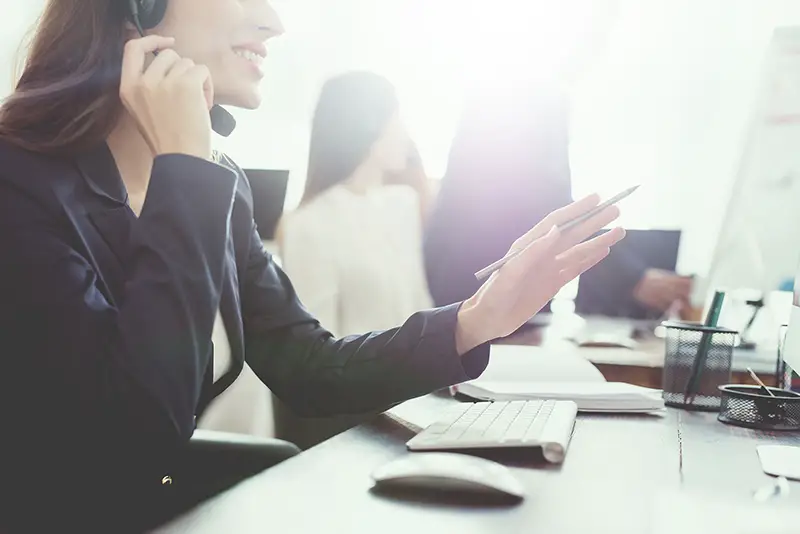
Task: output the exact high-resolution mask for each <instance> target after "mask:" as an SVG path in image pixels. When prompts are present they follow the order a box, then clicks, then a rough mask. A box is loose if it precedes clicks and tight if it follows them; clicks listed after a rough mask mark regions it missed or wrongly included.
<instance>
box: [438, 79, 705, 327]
mask: <svg viewBox="0 0 800 534" xmlns="http://www.w3.org/2000/svg"><path fill="white" fill-rule="evenodd" d="M570 202H572V185H571V176H570V166H569V99H568V96H567V93H566V91H564V90H563V89H562V88H561V87H560V86H559V85H558V84H557V83H555V82H553V81H552V80H548V79H544V78H540V79H536V80H533V81H530V82H529V83H527V84H514V85H513V86H509V87H505V88H499V87H498V88H495V89H494V91H492V92H489V93H480V94H477V95H475V96H474V97H473V98H472V100H471V101H470V102H469V103H468V105H467V106H466V108H465V111H464V113H463V115H462V118H461V121H460V124H459V127H458V130H457V133H456V136H455V138H454V140H453V145H452V147H451V150H450V156H449V161H448V166H447V172H446V174H445V176H444V177H443V179H442V184H441V188H440V191H439V194H438V196H437V198H436V203H435V206H434V208H433V211H432V214H431V216H430V221H429V223H428V226H427V228H426V234H425V244H424V250H425V269H426V275H427V279H428V288H429V291H430V293H431V296H432V297H433V299H434V303H435V304H436V305H437V306H445V305H448V304H451V303H453V302H458V301H460V300H462V299H464V298H466V297H467V296H469V295H471V294H472V293H473V292H474V291H475V290H476V289H477V288H478V287H479V285H480V282H479V281H478V280H477V279H476V278H475V276H474V273H476V272H477V271H479V270H480V269H482V268H483V267H485V266H487V265H489V264H491V263H492V262H494V261H495V260H496V259H497V258H498V257H501V256H502V255H503V251H505V250H507V249H508V247H509V246H510V245H511V243H513V242H514V240H515V239H516V238H517V236H519V235H520V234H521V233H523V232H524V231H525V228H528V227H530V226H532V225H536V224H537V223H539V222H540V221H541V220H542V219H543V218H544V217H545V216H546V215H547V214H548V213H549V212H551V211H553V210H555V209H558V208H560V207H562V206H566V205H568V204H569V203H570ZM606 263H607V264H606V265H604V267H605V268H604V272H608V273H610V276H608V277H607V278H608V279H607V280H606V281H605V282H606V284H607V286H608V287H607V289H609V290H608V291H602V292H598V293H597V296H598V298H597V299H595V301H591V299H590V300H589V301H587V305H588V309H591V310H592V312H593V313H602V314H607V315H629V314H633V315H636V316H639V315H646V314H656V315H658V314H662V313H664V312H665V311H667V309H668V308H670V306H671V305H672V304H673V303H676V302H677V303H679V304H688V299H689V295H690V292H691V279H690V278H687V277H683V276H678V275H676V274H675V273H671V272H666V271H662V270H657V269H650V268H649V266H648V265H646V264H645V263H644V262H643V261H642V260H641V258H639V257H637V255H636V254H635V251H631V250H626V249H625V247H624V244H623V246H621V247H618V248H616V249H615V250H614V252H613V253H612V254H611V256H610V257H609V258H608V260H607V262H606ZM608 263H611V264H613V267H612V266H611V265H608ZM598 299H599V300H598Z"/></svg>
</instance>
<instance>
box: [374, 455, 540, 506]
mask: <svg viewBox="0 0 800 534" xmlns="http://www.w3.org/2000/svg"><path fill="white" fill-rule="evenodd" d="M372 478H373V479H374V480H375V486H376V488H378V489H399V490H414V489H419V490H425V491H430V490H441V491H445V492H453V493H472V494H482V495H486V496H491V497H503V498H511V499H514V500H521V499H523V498H524V497H525V489H524V488H523V486H522V484H521V483H520V482H519V480H517V478H516V477H515V476H514V475H513V474H512V473H511V470H510V469H508V468H507V467H506V466H504V465H501V464H498V463H497V462H493V461H491V460H486V459H484V458H478V457H475V456H468V455H466V454H458V453H448V452H425V453H412V454H408V455H406V456H402V457H401V458H398V459H396V460H393V461H391V462H389V463H388V464H385V465H383V466H381V467H379V468H378V469H376V470H375V471H374V472H373V473H372Z"/></svg>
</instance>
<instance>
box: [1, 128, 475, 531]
mask: <svg viewBox="0 0 800 534" xmlns="http://www.w3.org/2000/svg"><path fill="white" fill-rule="evenodd" d="M0 162H2V166H0V250H2V253H3V261H2V264H1V265H0V340H1V341H2V344H0V347H2V354H3V360H2V361H3V365H2V378H1V379H0V420H2V421H3V429H4V438H3V451H2V454H0V487H3V488H4V490H5V491H4V492H3V495H4V498H3V504H2V509H0V521H2V520H3V519H2V518H3V517H6V518H8V517H14V516H15V513H18V512H21V513H23V514H27V515H25V516H24V517H27V519H26V520H28V521H34V519H35V518H36V515H30V514H28V512H24V510H25V508H26V507H30V506H31V505H32V503H38V504H36V506H35V508H34V509H35V510H37V511H38V512H37V513H43V512H44V511H46V510H47V511H48V512H47V514H49V515H50V516H51V518H52V516H53V514H58V513H62V514H67V515H66V516H65V517H69V518H71V519H76V518H81V517H85V516H86V514H89V513H91V514H97V513H100V512H101V511H105V512H107V513H108V514H109V517H119V518H120V519H119V521H122V519H121V518H122V517H125V515H124V514H132V513H133V512H134V510H136V513H137V514H138V513H142V511H143V510H146V509H147V507H148V506H151V505H155V504H156V503H157V501H158V499H159V498H160V497H159V491H160V488H161V478H162V476H163V474H164V473H168V472H169V466H170V465H171V462H174V461H176V460H175V459H176V457H178V456H179V455H180V451H181V446H182V445H183V444H184V443H185V442H186V441H187V440H188V439H189V438H190V436H191V435H192V432H193V431H194V428H195V417H196V416H198V415H200V414H201V413H202V411H203V410H204V409H205V407H206V406H208V404H209V403H210V402H211V401H212V400H213V398H214V397H215V396H217V395H219V394H220V393H221V392H222V391H223V390H224V389H225V388H226V387H228V386H229V385H230V384H231V383H232V382H233V381H234V379H235V378H236V376H237V375H238V374H239V372H240V371H241V369H242V365H243V362H244V361H245V360H246V361H247V362H248V364H249V365H250V366H251V367H252V368H253V370H254V371H255V372H256V374H257V375H258V376H259V377H260V378H261V379H262V380H263V381H264V382H265V383H266V384H267V385H268V386H269V387H270V388H271V389H272V391H273V392H274V393H275V394H276V395H277V396H278V397H279V398H280V399H282V400H283V401H284V402H285V403H287V404H288V405H289V406H291V407H292V408H293V409H294V410H296V411H297V412H298V413H301V414H308V415H331V414H337V413H346V412H362V411H370V410H375V409H378V408H382V407H388V406H390V405H392V404H393V403H397V402H399V401H402V400H405V399H408V398H411V397H415V396H418V395H422V394H424V393H427V392H430V391H433V390H436V389H438V388H442V387H445V386H447V385H450V384H454V383H457V382H461V381H464V380H468V379H471V378H474V377H477V376H478V375H479V374H480V373H481V372H482V371H483V369H484V368H485V366H486V364H487V361H488V347H486V346H483V347H479V348H477V349H475V350H473V351H472V352H470V353H469V354H467V355H464V356H463V357H459V356H458V354H457V353H456V349H455V342H454V331H455V323H456V316H457V311H458V305H454V306H450V307H446V308H442V309H437V310H430V311H423V312H420V313H417V314H415V315H414V316H412V317H411V318H409V319H408V321H407V322H406V323H405V324H404V325H403V326H401V327H399V328H397V329H394V330H389V331H387V332H382V333H371V334H365V335H363V336H359V337H352V338H349V339H341V340H337V339H333V338H332V337H331V335H330V334H329V333H328V332H327V331H326V330H325V329H324V328H323V327H322V326H320V325H319V324H318V323H317V321H315V320H314V318H313V317H311V316H310V315H309V314H308V312H307V311H306V310H305V309H304V308H303V306H302V305H301V303H300V302H299V301H298V299H297V296H296V295H295V292H294V290H293V289H292V285H291V283H290V282H289V280H288V279H287V278H286V276H285V275H284V273H283V272H282V271H281V270H280V268H279V267H278V266H276V264H275V263H274V262H273V260H272V258H271V257H270V255H269V254H267V253H266V252H265V250H264V248H263V246H262V244H261V241H260V239H259V237H258V234H257V232H256V228H255V225H254V223H253V217H252V198H251V194H250V187H249V184H248V183H247V180H246V178H245V176H244V174H243V173H242V172H241V170H240V169H238V168H237V167H235V166H234V165H233V164H232V162H230V161H229V160H227V159H225V158H223V160H222V162H221V163H220V164H217V163H211V162H207V161H204V160H199V159H196V158H193V157H190V156H185V155H165V156H160V157H158V158H156V159H155V161H154V164H153V170H152V177H151V181H150V185H149V190H148V196H147V200H146V202H145V204H144V207H143V209H142V212H141V214H140V217H139V218H137V217H136V216H135V215H134V213H133V212H132V211H131V210H130V208H129V207H128V205H127V204H126V194H125V189H124V187H123V185H122V181H121V179H120V176H119V173H118V171H117V168H116V165H115V163H114V160H113V157H112V155H111V152H110V151H109V149H108V147H107V146H106V145H105V144H103V145H102V146H100V147H98V148H97V149H96V150H92V151H89V152H87V153H85V154H80V155H78V156H76V157H75V158H74V159H58V158H52V157H45V156H41V155H34V154H32V153H29V152H26V151H23V150H21V149H18V148H15V147H13V146H11V145H9V144H7V143H0ZM218 308H219V309H220V311H221V313H222V317H223V320H224V323H225V326H226V329H227V333H228V337H229V339H230V345H231V349H232V360H233V365H232V368H231V369H230V370H229V371H228V372H227V373H226V374H225V375H224V376H223V377H222V378H221V379H220V380H219V381H218V382H217V383H212V376H213V369H212V364H213V346H212V343H211V330H212V327H213V322H214V317H215V314H216V310H217V309H218ZM27 509H28V510H30V509H31V508H27ZM115 514H117V515H115ZM119 514H122V515H119ZM17 515H18V514H17Z"/></svg>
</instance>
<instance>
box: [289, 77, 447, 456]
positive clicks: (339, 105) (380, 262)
mask: <svg viewBox="0 0 800 534" xmlns="http://www.w3.org/2000/svg"><path fill="white" fill-rule="evenodd" d="M429 202H430V201H429V194H428V189H427V177H426V176H425V170H424V168H423V166H422V160H421V159H420V158H419V153H418V152H417V150H416V147H415V146H414V144H413V143H412V142H411V140H410V139H409V136H408V134H407V132H406V129H405V126H404V125H403V122H402V121H401V119H400V114H399V104H398V101H397V96H396V94H395V88H394V87H393V85H392V84H391V82H389V80H387V79H386V78H384V77H382V76H379V75H377V74H374V73H371V72H363V71H354V72H348V73H345V74H342V75H339V76H336V77H334V78H332V79H330V80H329V81H328V82H327V83H325V85H324V86H323V88H322V92H321V94H320V97H319V101H318V103H317V106H316V110H315V113H314V118H313V124H312V131H311V145H310V153H309V164H308V177H307V180H306V185H305V191H304V193H303V197H302V200H301V202H300V206H299V207H298V209H297V210H295V211H294V212H292V213H288V214H287V215H286V216H284V218H283V220H282V221H281V224H280V231H279V237H278V242H279V247H280V254H281V256H282V261H283V267H284V269H285V270H286V272H287V273H288V274H289V276H290V277H291V279H292V282H293V284H294V287H295V290H296V291H297V294H298V296H299V297H300V300H301V301H302V302H303V304H304V305H305V306H306V307H307V308H308V310H309V311H310V312H311V313H312V314H314V316H315V317H317V318H319V320H320V321H322V323H323V324H325V325H326V327H327V328H329V329H330V330H331V332H333V333H334V334H335V335H337V336H347V335H354V334H363V333H364V332H369V331H371V330H382V329H387V328H391V327H392V325H394V324H398V323H402V322H403V321H405V320H406V319H408V317H409V316H411V315H412V314H413V313H415V312H417V311H418V310H420V309H426V308H430V307H432V305H433V303H432V299H431V298H430V295H429V294H428V288H427V283H426V280H425V273H424V266H423V260H422V224H423V223H422V217H423V216H424V214H425V212H426V210H427V206H428V204H429ZM274 414H275V428H276V433H277V435H278V437H281V438H284V439H287V440H289V441H291V442H293V443H296V444H297V445H299V446H300V447H301V448H304V449H305V448H308V447H311V446H313V445H315V444H317V443H319V442H321V441H323V440H325V439H327V438H329V437H331V436H334V435H336V434H338V433H340V432H343V431H345V430H347V429H348V428H351V427H353V426H355V425H357V424H359V423H360V422H362V421H363V420H364V419H366V418H368V417H369V416H370V415H369V414H367V415H366V416H365V415H339V416H336V417H324V418H322V417H317V418H307V417H306V418H303V417H298V416H297V415H296V414H295V413H293V412H292V411H291V410H289V409H288V408H287V407H286V406H285V405H284V404H282V403H281V402H280V400H278V399H275V401H274Z"/></svg>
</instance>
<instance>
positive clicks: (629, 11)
mask: <svg viewBox="0 0 800 534" xmlns="http://www.w3.org/2000/svg"><path fill="white" fill-rule="evenodd" d="M607 1H609V2H612V3H616V4H618V5H617V9H618V11H617V13H618V20H617V24H616V25H615V26H614V27H613V31H612V33H611V37H610V40H609V42H608V46H607V49H606V50H605V52H606V53H605V54H604V55H603V56H602V57H600V58H599V60H598V63H597V64H595V65H594V67H593V68H592V69H591V70H590V72H589V73H588V74H587V76H586V77H585V78H584V81H583V83H582V84H581V85H580V86H579V87H578V89H577V90H576V93H575V114H574V124H573V144H572V149H571V153H572V166H573V171H574V181H575V190H576V194H582V193H585V192H588V191H590V190H599V191H600V192H601V193H604V194H611V193H613V192H616V191H617V190H618V189H620V188H621V187H622V186H623V185H625V184H627V183H630V182H640V183H642V184H643V185H644V186H645V187H643V188H642V189H641V190H640V191H639V192H637V193H636V198H635V199H634V198H631V199H630V200H629V201H628V202H627V203H626V206H625V211H626V220H625V222H626V224H629V225H631V226H638V227H651V226H658V227H680V228H683V229H684V230H685V231H686V234H685V235H686V239H685V242H684V245H685V246H684V254H683V259H682V264H683V267H684V268H685V269H686V270H699V271H702V270H703V269H704V268H705V266H706V265H707V263H708V259H709V257H710V253H711V248H712V247H713V242H714V240H715V238H716V234H717V231H718V229H719V226H720V224H721V218H722V215H723V209H724V202H725V199H726V198H727V196H728V194H729V189H730V183H731V181H732V179H733V177H734V174H735V170H736V165H737V163H738V157H739V153H740V150H741V147H742V142H743V136H744V127H745V124H746V121H747V117H748V113H749V112H750V106H751V103H752V101H753V98H754V91H755V87H756V82H757V79H756V78H757V73H758V70H759V65H760V60H761V57H762V55H763V51H764V48H765V46H766V43H767V40H768V38H769V35H770V31H771V29H772V28H773V27H774V26H776V25H778V24H781V25H789V24H800V3H799V2H796V1H795V0H759V1H755V0H607ZM41 3H42V0H35V1H32V0H26V2H24V3H15V6H14V8H12V9H11V11H10V13H9V12H8V10H7V11H6V13H5V14H4V18H3V19H2V21H0V30H2V31H0V36H2V37H0V54H2V55H0V89H4V88H6V87H8V86H9V84H10V81H11V79H10V77H9V73H10V71H11V67H10V63H9V61H10V58H11V55H12V52H13V48H14V45H13V43H14V42H15V41H16V40H17V39H18V38H19V36H20V35H21V31H22V29H23V28H24V26H25V25H26V23H27V21H29V20H30V19H31V18H32V16H34V15H35V12H36V11H37V4H38V5H41ZM553 4H557V5H558V6H561V7H557V8H556V7H553V8H552V9H553V10H554V11H553V12H551V13H549V14H548V13H547V12H546V11H541V9H542V7H541V5H539V7H530V5H531V2H527V3H526V2H518V1H514V0H497V1H493V2H477V0H472V1H470V0H337V1H335V2H331V1H326V0H277V1H276V2H275V5H276V7H277V9H278V10H279V12H280V13H281V14H282V16H283V18H284V21H285V25H286V27H287V30H288V32H287V34H286V35H285V36H284V37H281V38H280V39H277V40H276V41H275V43H274V45H273V46H272V47H271V57H270V59H269V61H268V64H269V67H268V76H267V79H266V80H265V84H264V95H265V104H264V106H263V107H262V108H261V109H260V110H258V111H255V112H237V113H236V115H237V118H238V121H239V128H238V129H237V131H236V133H235V134H234V135H233V136H232V137H231V138H230V139H227V140H221V142H220V147H221V148H223V149H224V150H226V151H228V152H229V153H230V154H231V155H232V156H233V157H234V158H236V159H237V160H238V161H239V163H240V164H242V165H243V166H254V167H288V168H290V169H291V170H292V171H293V181H292V186H291V191H290V198H289V200H288V203H289V205H290V206H291V205H292V204H293V203H294V202H296V200H297V198H298V197H299V194H300V191H301V189H302V176H303V174H304V172H305V165H306V161H305V160H306V150H307V143H308V135H309V124H310V115H311V110H312V108H313V104H314V101H315V99H316V95H317V91H318V90H319V87H320V85H321V83H322V82H323V81H324V79H325V78H327V77H328V76H330V75H332V74H334V73H337V72H340V71H342V70H347V69H352V68H372V69H375V70H378V71H380V72H382V73H384V74H386V75H388V76H389V77H390V78H391V79H392V80H393V81H394V82H395V84H396V85H397V87H398V90H399V93H400V96H401V99H402V101H403V105H404V111H405V114H406V118H407V121H408V122H409V125H410V128H411V130H412V133H413V134H414V136H415V139H416V141H417V143H418V144H419V145H420V150H421V152H422V155H423V158H424V159H425V162H426V166H427V168H428V171H429V173H430V174H431V175H434V176H439V175H441V174H442V173H443V171H444V168H445V164H446V157H447V149H448V147H449V142H450V136H451V135H452V132H453V128H454V123H455V120H456V118H457V116H458V113H459V109H460V104H461V99H462V95H463V90H464V86H465V81H466V80H468V79H472V80H473V81H474V80H475V79H476V78H480V75H481V73H482V72H483V69H485V68H488V66H490V65H491V66H493V67H495V68H496V67H497V65H494V64H493V63H494V62H493V61H492V59H491V58H492V57H493V54H492V48H493V47H496V46H497V42H498V41H499V40H500V39H502V38H503V37H506V38H507V35H508V34H509V33H510V32H512V31H523V32H525V31H527V32H528V33H529V34H530V33H533V34H536V33H537V32H541V34H542V42H544V43H547V42H548V41H547V39H551V40H555V39H558V38H563V37H564V36H568V35H569V34H570V31H572V30H573V29H574V28H573V26H574V25H575V21H578V20H583V19H585V18H586V12H585V10H586V9H587V6H594V7H592V9H595V8H596V5H597V2H596V1H595V2H592V0H583V3H581V0H573V1H572V2H571V3H565V2H559V3H552V2H549V3H548V2H544V4H543V5H553ZM20 6H22V7H20ZM535 9H539V11H535ZM545 9H548V8H545ZM559 25H560V26H559ZM560 46H561V45H559V44H558V43H557V42H552V43H550V44H549V46H548V45H545V46H543V49H544V50H558V49H560ZM494 57H495V58H496V57H497V55H496V54H494ZM512 66H516V65H513V63H512ZM0 94H2V93H0Z"/></svg>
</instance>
